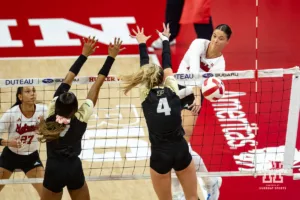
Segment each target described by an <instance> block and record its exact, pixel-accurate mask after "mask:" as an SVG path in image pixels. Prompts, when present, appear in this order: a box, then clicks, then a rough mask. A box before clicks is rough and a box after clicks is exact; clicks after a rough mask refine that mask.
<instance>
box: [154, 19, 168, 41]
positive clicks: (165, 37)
mask: <svg viewBox="0 0 300 200" xmlns="http://www.w3.org/2000/svg"><path fill="white" fill-rule="evenodd" d="M163 28H164V30H163V32H159V31H158V30H156V32H157V34H158V35H159V37H160V39H161V40H169V38H170V36H171V33H170V27H169V24H167V26H166V25H165V23H163Z"/></svg>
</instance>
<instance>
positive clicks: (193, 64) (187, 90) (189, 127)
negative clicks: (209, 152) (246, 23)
mask: <svg viewBox="0 0 300 200" xmlns="http://www.w3.org/2000/svg"><path fill="white" fill-rule="evenodd" d="M231 34H232V31H231V28H230V27H229V26H228V25H226V24H220V25H218V26H217V27H216V28H215V30H214V32H213V34H212V37H211V40H210V41H209V40H206V39H195V40H194V41H193V42H192V44H191V45H190V47H189V49H188V51H187V52H186V53H185V55H184V57H183V59H182V61H181V63H180V66H179V69H178V72H177V73H183V74H185V73H192V74H197V73H200V72H216V71H225V60H224V57H223V54H222V51H223V49H224V48H225V47H226V45H227V44H228V42H229V39H230V37H231ZM200 94H201V89H200V87H185V86H181V85H179V95H180V98H181V106H182V108H183V110H182V121H183V128H184V130H185V132H186V135H185V139H186V140H187V142H189V141H190V137H191V136H192V134H193V131H194V127H195V125H196V122H197V118H198V115H199V112H200V109H201V104H202V102H203V96H202V94H201V95H200ZM189 147H190V151H191V154H192V156H193V160H194V162H195V165H196V170H197V171H198V172H207V169H206V166H205V164H204V162H203V160H202V158H201V157H200V155H199V154H198V153H196V152H194V151H193V150H192V148H191V145H190V143H189ZM199 179H200V177H198V180H199ZM202 179H203V182H204V184H205V187H206V189H207V193H208V198H207V200H216V199H218V198H219V194H220V191H219V188H220V186H221V182H222V179H221V178H220V177H218V178H212V177H203V178H202ZM173 190H175V193H176V192H177V193H179V194H177V196H183V194H182V192H181V189H180V188H179V182H178V180H176V179H175V180H173ZM180 193H181V194H180ZM181 199H183V198H181Z"/></svg>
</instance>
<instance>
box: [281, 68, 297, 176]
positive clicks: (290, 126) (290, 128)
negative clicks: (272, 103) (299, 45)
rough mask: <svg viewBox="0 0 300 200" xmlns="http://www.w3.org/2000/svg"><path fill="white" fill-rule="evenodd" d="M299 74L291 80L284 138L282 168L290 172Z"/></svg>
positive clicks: (293, 148) (294, 145)
mask: <svg viewBox="0 0 300 200" xmlns="http://www.w3.org/2000/svg"><path fill="white" fill-rule="evenodd" d="M299 88H300V72H299V70H298V72H296V73H295V74H294V75H293V78H292V86H291V94H290V95H291V96H290V105H289V114H288V123H287V133H286V138H285V152H284V160H283V168H284V169H286V170H291V169H292V168H293V165H294V156H295V147H296V140H297V131H298V122H299V111H300V110H299V109H300V90H299Z"/></svg>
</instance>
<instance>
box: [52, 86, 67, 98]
mask: <svg viewBox="0 0 300 200" xmlns="http://www.w3.org/2000/svg"><path fill="white" fill-rule="evenodd" d="M70 88H71V86H70V85H69V84H67V83H61V84H60V85H59V87H58V88H57V89H56V91H55V93H54V96H53V97H57V96H59V95H61V94H63V93H65V92H68V91H69V90H70Z"/></svg>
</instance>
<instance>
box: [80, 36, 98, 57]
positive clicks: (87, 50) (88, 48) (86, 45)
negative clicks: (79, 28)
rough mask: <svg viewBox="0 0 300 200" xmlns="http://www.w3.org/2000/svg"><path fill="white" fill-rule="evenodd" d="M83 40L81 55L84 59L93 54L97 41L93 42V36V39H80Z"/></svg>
mask: <svg viewBox="0 0 300 200" xmlns="http://www.w3.org/2000/svg"><path fill="white" fill-rule="evenodd" d="M82 40H83V49H82V55H84V56H85V57H88V56H90V55H91V54H93V53H94V52H95V51H96V49H97V48H98V46H96V44H97V42H98V40H95V36H94V37H93V38H90V37H88V39H87V40H86V39H84V38H83V39H82Z"/></svg>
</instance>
